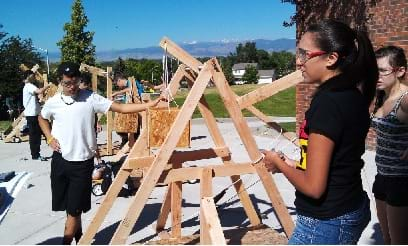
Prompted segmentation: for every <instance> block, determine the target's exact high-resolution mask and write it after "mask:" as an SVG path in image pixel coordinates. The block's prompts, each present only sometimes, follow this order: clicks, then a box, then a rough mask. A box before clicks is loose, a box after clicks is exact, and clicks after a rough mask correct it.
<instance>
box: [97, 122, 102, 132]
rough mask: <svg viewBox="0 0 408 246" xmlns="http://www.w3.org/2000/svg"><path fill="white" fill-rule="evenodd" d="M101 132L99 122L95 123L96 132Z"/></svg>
mask: <svg viewBox="0 0 408 246" xmlns="http://www.w3.org/2000/svg"><path fill="white" fill-rule="evenodd" d="M101 131H102V125H101V124H100V123H99V122H97V123H96V132H97V133H100V132H101Z"/></svg>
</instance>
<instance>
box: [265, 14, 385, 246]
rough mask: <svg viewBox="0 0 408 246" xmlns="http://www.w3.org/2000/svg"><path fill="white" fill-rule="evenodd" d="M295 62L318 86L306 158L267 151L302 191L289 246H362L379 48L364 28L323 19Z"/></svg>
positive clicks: (306, 126) (304, 133)
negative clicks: (365, 173)
mask: <svg viewBox="0 0 408 246" xmlns="http://www.w3.org/2000/svg"><path fill="white" fill-rule="evenodd" d="M296 65H297V67H298V69H300V71H302V75H303V78H304V82H305V83H317V84H319V87H318V88H317V91H316V92H315V93H314V95H313V99H312V101H311V104H310V107H309V109H308V110H307V111H306V113H305V120H304V121H303V123H302V124H301V127H300V130H299V139H300V145H301V157H300V161H299V163H297V165H296V166H294V167H293V165H290V163H292V161H291V160H288V159H287V158H286V157H285V156H282V154H280V153H276V152H274V151H263V153H264V155H265V158H264V162H265V165H266V167H267V168H269V170H271V171H273V172H282V173H283V174H284V175H285V176H286V177H287V179H288V180H289V181H290V182H291V183H292V184H293V185H294V186H295V188H296V200H295V205H296V211H297V221H296V226H295V229H294V231H293V233H292V235H291V237H290V239H289V244H356V243H357V242H358V240H359V238H360V236H361V233H362V232H363V230H364V229H365V227H366V226H367V224H368V222H369V220H370V207H369V199H368V196H367V193H366V192H365V191H364V190H363V185H362V180H361V169H362V168H363V165H364V161H363V160H362V158H361V156H362V155H363V153H364V152H365V138H366V135H367V132H368V129H369V126H370V115H369V110H368V109H369V106H370V103H371V102H372V100H373V98H374V95H375V85H376V82H377V79H378V69H377V64H376V60H375V55H374V51H373V47H372V45H371V42H370V40H369V39H368V37H367V35H366V34H365V33H362V32H359V31H354V30H352V29H351V28H350V27H349V26H347V25H346V24H343V23H341V22H337V21H333V20H323V21H321V22H319V23H318V24H315V25H311V26H310V27H309V28H308V29H307V31H306V32H305V33H304V35H303V36H302V38H301V40H300V41H299V44H298V49H297V52H296Z"/></svg>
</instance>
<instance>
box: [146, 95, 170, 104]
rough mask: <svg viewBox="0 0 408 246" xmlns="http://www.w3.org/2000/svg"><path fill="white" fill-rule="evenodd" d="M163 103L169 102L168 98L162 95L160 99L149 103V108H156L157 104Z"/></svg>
mask: <svg viewBox="0 0 408 246" xmlns="http://www.w3.org/2000/svg"><path fill="white" fill-rule="evenodd" d="M161 101H167V98H166V96H165V95H163V94H161V95H160V96H159V97H158V98H156V99H155V100H153V101H150V102H148V103H149V107H156V106H157V104H159V102H161Z"/></svg>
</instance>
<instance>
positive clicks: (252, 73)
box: [242, 66, 259, 84]
mask: <svg viewBox="0 0 408 246" xmlns="http://www.w3.org/2000/svg"><path fill="white" fill-rule="evenodd" d="M258 79H259V76H258V70H257V69H256V67H254V66H247V67H246V68H245V73H244V75H243V76H242V80H243V81H245V83H246V84H258Z"/></svg>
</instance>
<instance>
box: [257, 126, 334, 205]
mask: <svg viewBox="0 0 408 246" xmlns="http://www.w3.org/2000/svg"><path fill="white" fill-rule="evenodd" d="M308 143H309V144H308V148H307V160H306V163H307V168H306V170H305V171H302V170H298V169H295V168H293V167H291V166H289V165H288V164H287V163H286V162H285V161H284V160H282V159H281V156H280V155H279V154H278V153H276V152H273V151H263V153H264V155H265V158H264V162H265V164H266V166H267V168H268V169H270V170H274V169H278V170H279V171H281V172H282V173H283V174H284V175H285V176H286V177H287V179H288V180H289V181H290V182H291V183H292V184H293V185H294V186H295V188H296V189H297V190H298V191H300V192H302V193H303V194H305V195H307V196H310V197H312V198H315V199H318V198H320V197H321V196H322V195H323V193H324V192H325V190H326V188H327V179H328V175H329V166H330V160H331V157H332V153H333V149H334V142H333V141H332V140H331V139H329V138H327V137H325V136H323V135H320V134H317V133H311V134H310V135H309V140H308Z"/></svg>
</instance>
